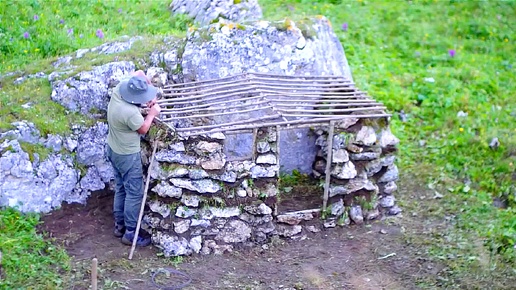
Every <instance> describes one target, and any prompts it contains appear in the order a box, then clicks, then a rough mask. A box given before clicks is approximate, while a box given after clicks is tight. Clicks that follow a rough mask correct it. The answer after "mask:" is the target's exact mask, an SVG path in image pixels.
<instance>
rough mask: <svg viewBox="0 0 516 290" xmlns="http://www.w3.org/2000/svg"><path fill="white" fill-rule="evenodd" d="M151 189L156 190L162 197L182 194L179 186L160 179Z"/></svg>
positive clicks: (176, 196) (178, 196) (177, 196)
mask: <svg viewBox="0 0 516 290" xmlns="http://www.w3.org/2000/svg"><path fill="white" fill-rule="evenodd" d="M151 191H153V192H156V193H157V194H158V195H159V196H162V197H175V198H180V197H181V195H182V194H183V190H182V189H181V188H179V187H176V186H173V185H170V184H169V183H168V182H166V181H161V182H160V183H159V184H158V185H156V186H155V187H153V188H152V190H151Z"/></svg>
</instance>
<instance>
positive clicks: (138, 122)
mask: <svg viewBox="0 0 516 290" xmlns="http://www.w3.org/2000/svg"><path fill="white" fill-rule="evenodd" d="M156 92H157V89H156V88H155V87H154V86H152V85H151V83H150V81H149V80H148V79H147V77H146V76H145V74H144V73H143V71H137V72H135V73H133V74H132V76H131V77H130V78H128V79H124V80H122V81H121V82H120V84H118V86H117V87H116V88H115V89H114V90H113V95H112V97H111V100H110V101H109V105H108V112H107V119H108V124H109V132H108V137H107V143H108V146H107V156H108V159H109V161H110V162H111V164H112V165H113V169H114V172H115V183H116V186H115V198H114V205H113V214H114V217H115V230H114V235H115V236H116V237H121V238H122V243H124V244H126V245H132V242H133V239H134V235H135V231H136V224H137V222H138V216H139V212H140V207H141V203H142V199H143V170H142V161H141V153H140V151H141V148H140V135H139V134H146V133H147V132H148V131H149V128H150V126H151V124H152V121H153V119H154V118H155V117H156V116H158V115H159V113H160V112H161V108H160V106H159V105H158V104H157V103H156ZM143 104H146V105H147V107H148V108H149V112H148V115H147V116H146V117H145V118H144V117H143V116H142V115H141V113H140V109H139V108H140V107H141V106H142V105H143ZM141 232H142V231H140V233H141ZM150 243H151V239H150V236H149V235H148V234H146V233H142V235H138V240H137V242H136V245H137V246H141V247H145V246H148V245H150Z"/></svg>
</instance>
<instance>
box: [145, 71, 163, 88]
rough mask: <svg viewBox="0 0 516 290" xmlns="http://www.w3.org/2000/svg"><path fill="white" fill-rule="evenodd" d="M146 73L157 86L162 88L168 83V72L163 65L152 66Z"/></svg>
mask: <svg viewBox="0 0 516 290" xmlns="http://www.w3.org/2000/svg"><path fill="white" fill-rule="evenodd" d="M146 75H147V78H148V79H149V80H151V83H152V84H153V85H154V86H155V87H158V88H162V87H164V86H165V85H166V84H168V73H167V72H166V71H165V70H164V69H163V68H162V67H150V68H148V69H147V72H146Z"/></svg>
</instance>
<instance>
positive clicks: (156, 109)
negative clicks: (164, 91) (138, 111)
mask: <svg viewBox="0 0 516 290" xmlns="http://www.w3.org/2000/svg"><path fill="white" fill-rule="evenodd" d="M159 113H161V107H160V106H159V104H154V105H153V106H152V107H150V109H149V115H152V116H154V117H156V116H159Z"/></svg>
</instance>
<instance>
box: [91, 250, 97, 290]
mask: <svg viewBox="0 0 516 290" xmlns="http://www.w3.org/2000/svg"><path fill="white" fill-rule="evenodd" d="M97 265H98V260H97V258H93V259H92V260H91V289H92V290H97Z"/></svg>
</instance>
